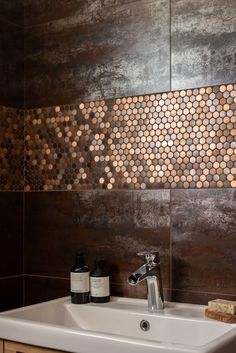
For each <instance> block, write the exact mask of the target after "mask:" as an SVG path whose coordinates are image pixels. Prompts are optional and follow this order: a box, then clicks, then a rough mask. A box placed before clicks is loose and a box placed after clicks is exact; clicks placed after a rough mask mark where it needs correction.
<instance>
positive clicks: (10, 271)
mask: <svg viewBox="0 0 236 353" xmlns="http://www.w3.org/2000/svg"><path fill="white" fill-rule="evenodd" d="M0 234H1V244H0V277H7V276H12V275H19V274H22V272H23V193H12V192H0Z"/></svg>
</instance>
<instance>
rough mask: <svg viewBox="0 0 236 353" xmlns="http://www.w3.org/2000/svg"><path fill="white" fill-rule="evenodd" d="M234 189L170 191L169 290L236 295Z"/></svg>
mask: <svg viewBox="0 0 236 353" xmlns="http://www.w3.org/2000/svg"><path fill="white" fill-rule="evenodd" d="M235 214H236V190H234V189H232V190H230V189H227V190H226V189H225V190H216V189H212V190H186V191H184V190H172V191H171V237H172V263H173V265H172V266H173V267H172V268H173V269H172V278H173V283H172V287H173V289H182V290H185V291H195V292H211V293H219V294H229V295H236V277H235V268H236V256H235V254H236V241H235V234H236V218H235Z"/></svg>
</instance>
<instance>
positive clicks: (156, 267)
mask: <svg viewBox="0 0 236 353" xmlns="http://www.w3.org/2000/svg"><path fill="white" fill-rule="evenodd" d="M138 255H139V256H145V259H146V263H145V264H143V265H142V266H141V267H139V268H138V269H137V270H136V271H135V272H133V273H132V274H131V275H130V276H129V277H128V283H129V284H130V285H131V286H136V285H137V284H138V283H140V282H142V281H143V280H145V279H146V280H147V291H148V295H147V299H148V311H150V312H157V311H159V310H162V309H163V308H164V297H163V289H162V280H161V271H160V260H159V254H158V253H157V252H154V251H145V252H142V253H138Z"/></svg>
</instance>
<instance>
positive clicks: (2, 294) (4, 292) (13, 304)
mask: <svg viewBox="0 0 236 353" xmlns="http://www.w3.org/2000/svg"><path fill="white" fill-rule="evenodd" d="M0 288H1V290H0V311H5V310H10V309H14V308H18V307H20V306H22V305H23V276H19V277H8V278H0Z"/></svg>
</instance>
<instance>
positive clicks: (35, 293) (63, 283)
mask: <svg viewBox="0 0 236 353" xmlns="http://www.w3.org/2000/svg"><path fill="white" fill-rule="evenodd" d="M24 287H25V305H32V304H36V303H41V302H45V301H47V300H52V299H56V298H61V297H65V296H67V295H70V280H69V278H68V279H63V278H51V277H37V276H24Z"/></svg>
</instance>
